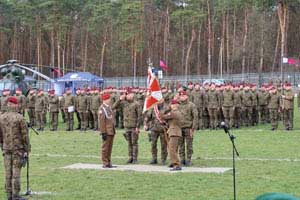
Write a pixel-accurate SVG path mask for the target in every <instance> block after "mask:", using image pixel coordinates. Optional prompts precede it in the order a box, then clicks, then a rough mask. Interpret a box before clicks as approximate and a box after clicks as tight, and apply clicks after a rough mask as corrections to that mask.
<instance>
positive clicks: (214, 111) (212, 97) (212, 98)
mask: <svg viewBox="0 0 300 200" xmlns="http://www.w3.org/2000/svg"><path fill="white" fill-rule="evenodd" d="M207 104H208V105H207V107H208V113H209V120H210V128H212V129H216V128H217V125H218V108H219V95H218V93H217V91H216V90H210V91H209V92H208V95H207Z"/></svg>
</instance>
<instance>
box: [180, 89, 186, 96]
mask: <svg viewBox="0 0 300 200" xmlns="http://www.w3.org/2000/svg"><path fill="white" fill-rule="evenodd" d="M179 95H187V92H186V91H184V90H183V91H181V92H180V93H179Z"/></svg>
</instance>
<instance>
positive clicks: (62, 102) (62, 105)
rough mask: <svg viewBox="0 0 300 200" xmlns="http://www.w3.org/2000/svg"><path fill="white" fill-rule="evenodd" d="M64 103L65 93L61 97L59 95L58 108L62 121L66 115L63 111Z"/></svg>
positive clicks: (64, 120)
mask: <svg viewBox="0 0 300 200" xmlns="http://www.w3.org/2000/svg"><path fill="white" fill-rule="evenodd" d="M64 104H65V94H63V95H62V96H61V97H59V110H60V113H61V117H62V120H63V122H64V123H66V115H65V112H64Z"/></svg>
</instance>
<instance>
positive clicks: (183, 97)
mask: <svg viewBox="0 0 300 200" xmlns="http://www.w3.org/2000/svg"><path fill="white" fill-rule="evenodd" d="M179 111H180V112H181V115H182V121H181V131H182V137H181V138H180V140H179V155H180V160H181V164H183V165H186V166H190V165H191V164H192V155H193V137H194V131H195V129H196V127H197V124H198V111H197V108H196V106H195V104H193V103H192V102H190V101H189V97H188V96H187V92H186V91H182V92H181V93H180V106H179ZM185 144H186V151H185ZM185 152H186V153H185Z"/></svg>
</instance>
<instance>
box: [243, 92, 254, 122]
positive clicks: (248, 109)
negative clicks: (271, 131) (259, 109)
mask: <svg viewBox="0 0 300 200" xmlns="http://www.w3.org/2000/svg"><path fill="white" fill-rule="evenodd" d="M252 97H253V96H252V93H251V92H250V91H249V90H244V92H243V96H242V105H243V113H244V115H245V119H244V120H245V121H244V124H245V125H246V126H249V125H251V122H252V111H253V103H252Z"/></svg>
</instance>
